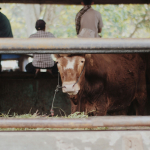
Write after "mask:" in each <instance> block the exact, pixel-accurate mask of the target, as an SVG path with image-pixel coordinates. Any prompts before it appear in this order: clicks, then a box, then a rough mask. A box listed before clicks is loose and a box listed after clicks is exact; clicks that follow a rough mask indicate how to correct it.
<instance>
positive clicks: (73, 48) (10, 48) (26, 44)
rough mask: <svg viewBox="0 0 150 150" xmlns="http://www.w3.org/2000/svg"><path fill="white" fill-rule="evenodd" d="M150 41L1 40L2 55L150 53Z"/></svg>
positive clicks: (0, 50) (0, 51)
mask: <svg viewBox="0 0 150 150" xmlns="http://www.w3.org/2000/svg"><path fill="white" fill-rule="evenodd" d="M149 52H150V39H98V38H95V39H93V38H92V39H85V38H84V39H81V38H80V39H79V38H78V39H53V38H51V39H39V38H38V39H8V38H7V39H0V53H1V54H6V53H7V54H8V53H19V54H27V53H28V54H33V53H53V54H55V53H61V54H62V53H91V54H94V53H149Z"/></svg>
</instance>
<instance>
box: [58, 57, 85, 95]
mask: <svg viewBox="0 0 150 150" xmlns="http://www.w3.org/2000/svg"><path fill="white" fill-rule="evenodd" d="M56 61H57V62H58V63H57V67H58V70H59V72H60V75H61V80H62V86H63V87H64V88H63V89H62V90H63V92H64V93H68V94H69V95H76V94H77V93H78V92H79V90H80V83H81V80H82V77H83V76H81V77H80V79H79V82H78V83H77V84H75V83H76V82H77V80H78V78H79V76H80V74H81V72H82V70H83V67H84V63H85V58H84V57H83V56H72V57H67V56H64V57H59V58H57V60H56Z"/></svg>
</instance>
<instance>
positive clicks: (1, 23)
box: [0, 8, 13, 38]
mask: <svg viewBox="0 0 150 150" xmlns="http://www.w3.org/2000/svg"><path fill="white" fill-rule="evenodd" d="M0 10H1V8H0ZM6 37H9V38H12V37H13V34H12V30H11V25H10V22H9V20H8V18H7V17H6V16H5V15H4V14H3V13H1V12H0V38H6Z"/></svg>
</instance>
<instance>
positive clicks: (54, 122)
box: [0, 116, 150, 128]
mask: <svg viewBox="0 0 150 150" xmlns="http://www.w3.org/2000/svg"><path fill="white" fill-rule="evenodd" d="M126 126H150V117H149V116H142V117H141V116H134V117H133V116H117V117H116V116H115V117H114V116H111V117H109V116H101V117H90V118H80V119H68V118H47V119H40V118H39V119H14V118H9V119H4V118H0V128H94V127H126Z"/></svg>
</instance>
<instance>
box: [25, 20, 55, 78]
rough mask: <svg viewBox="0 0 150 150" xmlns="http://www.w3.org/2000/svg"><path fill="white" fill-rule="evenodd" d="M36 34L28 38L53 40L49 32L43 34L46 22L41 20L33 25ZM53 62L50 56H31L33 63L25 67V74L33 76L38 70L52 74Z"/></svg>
mask: <svg viewBox="0 0 150 150" xmlns="http://www.w3.org/2000/svg"><path fill="white" fill-rule="evenodd" d="M35 28H36V30H37V32H36V33H34V34H32V35H30V37H29V38H54V35H53V34H52V33H50V32H45V29H46V22H45V21H44V20H42V19H40V20H37V21H36V24H35ZM53 67H54V60H53V59H52V57H51V54H33V61H32V62H31V63H29V64H28V65H27V66H26V70H27V72H30V73H34V72H35V76H36V75H37V74H38V72H40V69H47V72H49V73H50V74H52V69H53Z"/></svg>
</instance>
